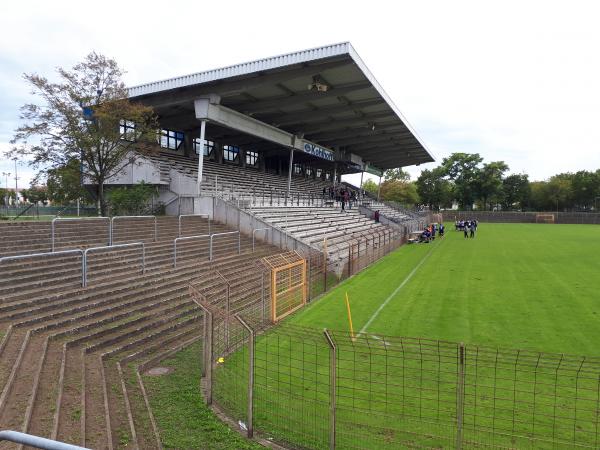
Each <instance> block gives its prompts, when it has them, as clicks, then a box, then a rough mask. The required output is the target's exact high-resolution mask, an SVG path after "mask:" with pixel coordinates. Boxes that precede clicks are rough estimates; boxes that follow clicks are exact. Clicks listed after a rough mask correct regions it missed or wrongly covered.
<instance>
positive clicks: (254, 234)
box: [252, 228, 271, 253]
mask: <svg viewBox="0 0 600 450" xmlns="http://www.w3.org/2000/svg"><path fill="white" fill-rule="evenodd" d="M270 230H271V229H270V228H255V229H253V230H252V253H254V239H255V236H256V232H257V231H266V233H265V234H266V235H267V236H268V235H269V231H270Z"/></svg>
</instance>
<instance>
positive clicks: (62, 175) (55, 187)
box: [46, 158, 91, 205]
mask: <svg viewBox="0 0 600 450" xmlns="http://www.w3.org/2000/svg"><path fill="white" fill-rule="evenodd" d="M46 186H47V188H48V198H49V199H50V200H51V201H52V202H53V203H56V204H58V205H69V204H72V203H75V202H76V201H77V200H78V199H79V200H82V201H83V202H84V203H87V202H89V201H91V197H90V195H89V192H88V191H87V190H86V189H85V188H84V187H83V186H82V185H81V169H80V163H79V161H78V160H77V159H75V158H73V159H71V160H70V161H69V162H67V164H66V165H65V166H63V167H56V168H54V169H49V170H47V171H46Z"/></svg>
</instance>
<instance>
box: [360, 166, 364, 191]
mask: <svg viewBox="0 0 600 450" xmlns="http://www.w3.org/2000/svg"><path fill="white" fill-rule="evenodd" d="M364 176H365V171H364V170H363V171H362V172H361V173H360V192H362V184H363V177H364Z"/></svg>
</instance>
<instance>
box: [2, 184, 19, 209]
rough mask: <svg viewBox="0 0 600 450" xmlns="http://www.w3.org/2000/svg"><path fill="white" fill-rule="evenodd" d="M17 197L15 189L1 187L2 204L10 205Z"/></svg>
mask: <svg viewBox="0 0 600 450" xmlns="http://www.w3.org/2000/svg"><path fill="white" fill-rule="evenodd" d="M15 199H16V195H15V193H14V191H11V190H7V189H4V188H0V205H2V206H8V205H9V204H10V202H11V200H12V201H13V202H14V201H15Z"/></svg>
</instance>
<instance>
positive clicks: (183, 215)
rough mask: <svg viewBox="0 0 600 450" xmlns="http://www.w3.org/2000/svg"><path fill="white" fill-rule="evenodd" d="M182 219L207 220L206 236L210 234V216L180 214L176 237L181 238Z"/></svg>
mask: <svg viewBox="0 0 600 450" xmlns="http://www.w3.org/2000/svg"><path fill="white" fill-rule="evenodd" d="M182 217H206V218H207V219H208V234H210V214H180V215H179V220H178V225H177V226H178V228H177V230H178V231H177V237H181V218H182Z"/></svg>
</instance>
